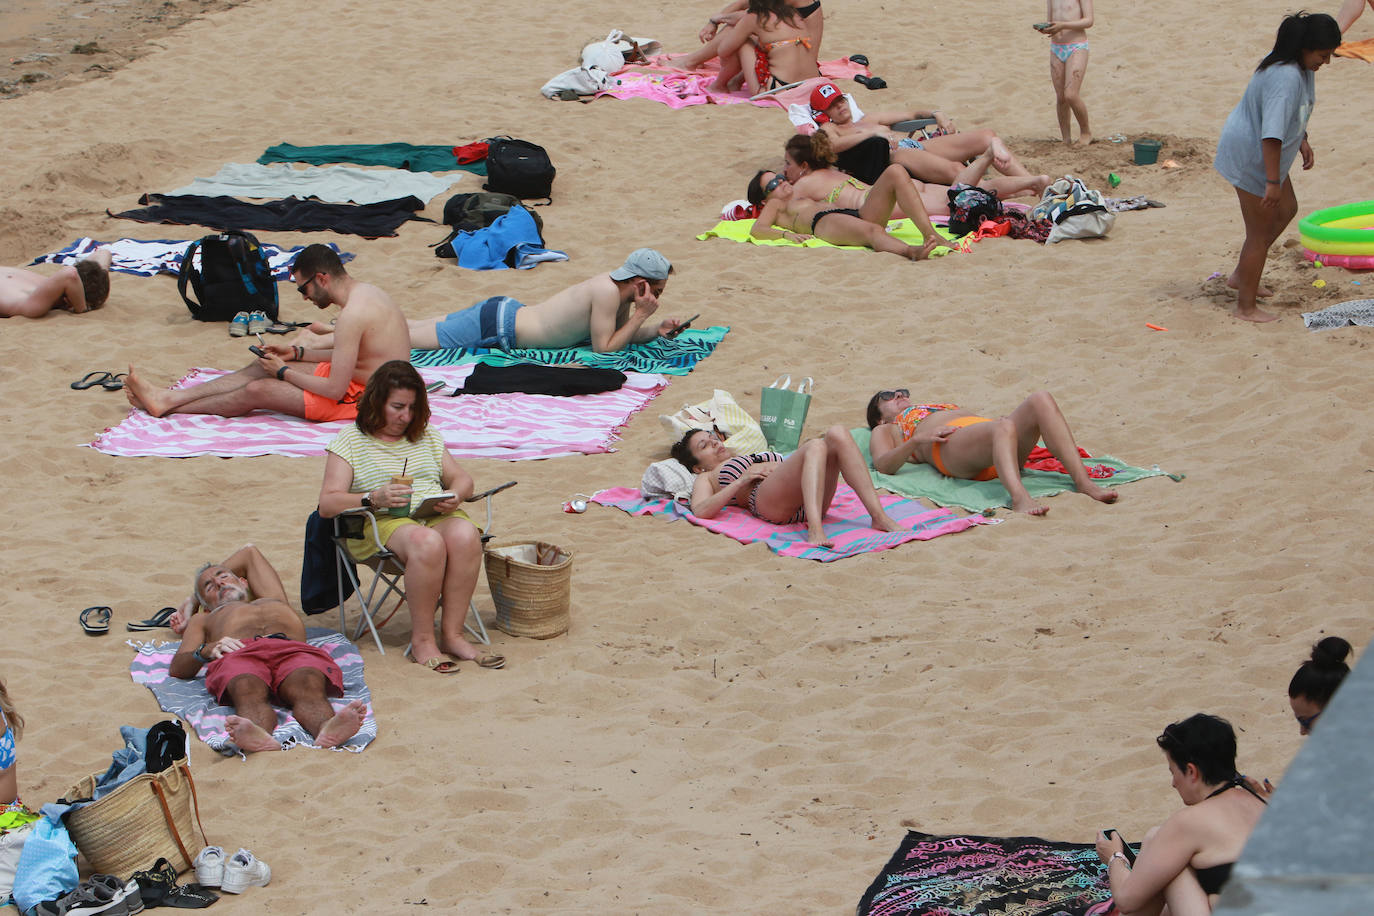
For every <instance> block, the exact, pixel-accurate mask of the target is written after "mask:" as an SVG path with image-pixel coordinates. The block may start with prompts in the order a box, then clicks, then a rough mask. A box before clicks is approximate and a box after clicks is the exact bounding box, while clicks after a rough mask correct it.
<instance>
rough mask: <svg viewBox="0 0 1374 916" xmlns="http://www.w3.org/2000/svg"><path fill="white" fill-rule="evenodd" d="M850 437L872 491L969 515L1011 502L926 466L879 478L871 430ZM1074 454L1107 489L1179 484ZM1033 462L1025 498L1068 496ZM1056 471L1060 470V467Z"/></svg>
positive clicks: (1154, 472) (994, 486)
mask: <svg viewBox="0 0 1374 916" xmlns="http://www.w3.org/2000/svg"><path fill="white" fill-rule="evenodd" d="M850 433H851V434H853V436H854V441H855V442H856V443H858V445H859V451H861V452H863V455H864V460H865V461H867V462H868V463H869V467H870V471H869V473H870V475H871V476H872V477H873V485H874V486H876V487H881V488H883V489H884V490H891V491H892V492H893V493H901V494H902V495H903V496H913V497H925V498H926V499H928V500H930V501H931V502H933V503H935V504H936V505H937V506H958V507H959V508H961V509H967V510H968V511H970V512H986V511H988V510H990V509H1010V508H1011V496H1010V495H1009V494H1008V493H1007V488H1006V487H1004V486H1002V482H1001V481H1000V480H961V479H959V478H956V477H946V476H945V475H944V474H941V473H940V472H939V471H937V470H935V468H933V467H931V466H930V465H928V464H905V465H902V469H901V470H900V471H898V472H897V473H896V474H883V473H881V472H879V471H874V470H871V468H872V465H873V456H872V455H870V454H869V451H868V443H869V440H870V439H871V438H872V436H873V432H872V430H869V429H864V428H859V429H851V430H850ZM1079 452H1080V453H1081V454H1083V455H1084V456H1085V459H1084V460H1085V463H1087V465H1088V473H1089V475H1090V476H1091V477H1093V478H1094V479H1097V480H1101V481H1102V483H1103V484H1104V485H1105V486H1107V487H1115V486H1116V485H1118V484H1123V483H1133V482H1135V481H1137V480H1144V479H1145V478H1146V477H1169V478H1170V479H1172V480H1175V481H1177V480H1182V479H1183V475H1182V474H1170V473H1168V472H1167V471H1161V470H1160V469H1159V466H1158V465H1155V466H1154V467H1152V468H1137V467H1132V466H1131V465H1129V464H1126V463H1125V462H1124V461H1118V460H1117V459H1115V458H1111V457H1108V456H1105V455H1102V456H1098V457H1090V456H1087V453H1086V452H1083V450H1082V449H1079ZM1036 457H1037V456H1036V453H1035V452H1032V453H1031V457H1030V459H1029V460H1028V461H1027V462H1026V470H1025V471H1023V472H1022V474H1021V483H1023V484H1025V487H1026V492H1027V493H1029V494H1030V495H1031V496H1032V497H1034V498H1035V499H1041V498H1043V497H1046V496H1055V495H1057V494H1059V493H1063V492H1065V491H1072V490H1073V481H1072V480H1070V479H1069V475H1068V474H1065V473H1062V472H1059V471H1047V470H1034V469H1033V468H1032V465H1038V464H1039V462H1037V461H1036ZM1050 462H1053V464H1056V465H1058V461H1057V460H1056V459H1053V458H1051V459H1050ZM1047 464H1048V462H1047ZM1058 466H1059V467H1063V465H1058Z"/></svg>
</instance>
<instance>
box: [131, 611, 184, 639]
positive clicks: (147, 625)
mask: <svg viewBox="0 0 1374 916" xmlns="http://www.w3.org/2000/svg"><path fill="white" fill-rule="evenodd" d="M176 612H177V609H176V608H174V607H165V608H163V609H162V610H160V611H158V612H157V613H156V614H154V615H153V616H151V617H149V618H148V619H147V620H139V621H136V622H132V623H126V624H124V629H126V630H132V631H133V632H135V633H141V632H142V631H144V630H157V629H161V628H162V627H166V626H171V624H169V623H168V622H167V621H169V620H171V619H172V615H173V614H175V613H176Z"/></svg>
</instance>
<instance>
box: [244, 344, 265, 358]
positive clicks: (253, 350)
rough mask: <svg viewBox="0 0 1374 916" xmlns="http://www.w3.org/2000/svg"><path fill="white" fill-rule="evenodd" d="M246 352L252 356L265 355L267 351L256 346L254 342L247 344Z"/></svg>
mask: <svg viewBox="0 0 1374 916" xmlns="http://www.w3.org/2000/svg"><path fill="white" fill-rule="evenodd" d="M248 352H249V353H252V354H253V355H254V356H259V357H261V356H266V355H267V351H266V350H264V349H263V348H262V347H259V346H257V345H256V344H251V345H249V347H248Z"/></svg>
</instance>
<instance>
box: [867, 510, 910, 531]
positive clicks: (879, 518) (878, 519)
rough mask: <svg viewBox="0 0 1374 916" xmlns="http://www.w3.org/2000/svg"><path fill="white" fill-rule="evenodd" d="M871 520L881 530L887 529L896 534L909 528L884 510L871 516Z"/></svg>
mask: <svg viewBox="0 0 1374 916" xmlns="http://www.w3.org/2000/svg"><path fill="white" fill-rule="evenodd" d="M869 520H870V521H871V522H872V523H873V527H874V528H877V529H878V530H879V531H886V532H888V533H889V534H896V533H897V532H899V531H906V530H908V529H906V528H904V527H902V525H901V524H900V523H899V522H898V521H897V520H896V519H894V518H893V517H892V516H890V515H888V514H887V513H886V512H883V513H882V514H880V515H873V516H870V517H869Z"/></svg>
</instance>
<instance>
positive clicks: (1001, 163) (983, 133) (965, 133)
mask: <svg viewBox="0 0 1374 916" xmlns="http://www.w3.org/2000/svg"><path fill="white" fill-rule="evenodd" d="M921 145H922V146H924V147H925V148H926V150H927V151H928V152H931V153H935V154H936V155H937V156H942V157H944V158H946V159H949V160H951V161H954V162H966V161H967V160H969V159H972V158H974V157H976V156H978V155H980V154H981V153H982V152H983V150H985V149H987V148H988V147H989V146H991V147H992V151H993V155H992V165H993V167H994V168H996V169H997V171H999V172H1001V173H1002V174H1003V175H1029V174H1030V170H1029V169H1027V168H1026V167H1025V166H1024V165H1022V164H1021V161H1020V160H1019V159H1017V158H1016V157H1015V156H1014V155H1012V152H1011V150H1009V149H1007V145H1006V144H1005V143H1003V142H1002V138H1001V137H999V136H997V134H995V133H993V132H992V131H990V130H986V129H984V130H961V131H959V133H957V134H942V135H941V136H938V137H931V138H930V139H929V140H922V141H921ZM916 177H918V178H919V177H921V176H919V175H918V176H916ZM926 180H927V181H931V180H934V179H926ZM938 183H940V184H950V182H948V181H940V182H938Z"/></svg>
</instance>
